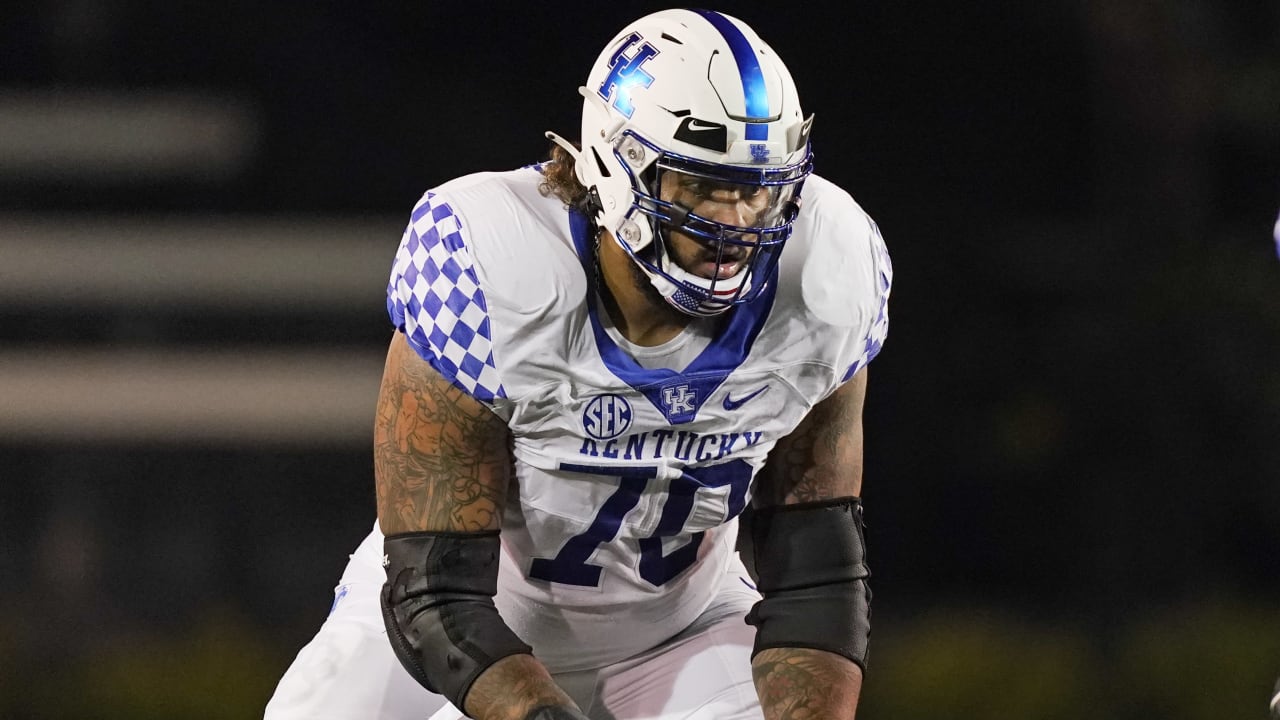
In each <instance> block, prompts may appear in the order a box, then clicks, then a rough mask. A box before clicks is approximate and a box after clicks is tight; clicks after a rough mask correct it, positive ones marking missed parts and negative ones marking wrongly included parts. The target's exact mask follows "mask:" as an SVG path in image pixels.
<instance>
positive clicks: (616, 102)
mask: <svg viewBox="0 0 1280 720" xmlns="http://www.w3.org/2000/svg"><path fill="white" fill-rule="evenodd" d="M642 40H644V38H642V37H640V33H631V34H630V35H628V36H627V39H626V40H623V41H622V46H621V47H619V48H618V50H617V52H615V53H614V54H613V57H612V58H610V59H609V75H608V76H607V77H605V79H604V82H602V83H600V91H599V92H600V97H602V98H604V99H605V100H609V99H611V98H612V100H613V107H614V108H615V109H616V110H617V111H618V112H620V113H622V114H623V115H624V116H626V117H628V118H629V117H631V116H632V114H634V113H635V111H636V108H635V105H633V104H632V102H631V91H632V90H633V89H634V88H636V87H637V86H639V87H646V88H647V87H649V86H650V85H652V84H653V76H652V75H650V74H649V73H647V72H645V70H644V64H645V63H646V62H648V61H649V59H650V58H652V57H653V56H655V55H657V54H658V48H656V47H654V46H652V45H650V44H649V43H647V42H641V41H642ZM636 43H641V45H640V47H639V48H637V49H636V51H635V54H633V55H627V51H628V50H630V49H631V46H632V45H635V44H636Z"/></svg>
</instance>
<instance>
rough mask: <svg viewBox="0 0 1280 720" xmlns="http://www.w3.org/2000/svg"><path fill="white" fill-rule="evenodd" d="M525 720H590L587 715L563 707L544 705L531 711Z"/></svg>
mask: <svg viewBox="0 0 1280 720" xmlns="http://www.w3.org/2000/svg"><path fill="white" fill-rule="evenodd" d="M524 720H590V719H589V718H588V717H587V716H586V715H583V714H582V713H580V712H578V711H577V710H571V709H569V708H567V707H564V706H562V705H543V706H542V707H536V708H534V709H533V710H530V711H529V714H528V715H525V716H524Z"/></svg>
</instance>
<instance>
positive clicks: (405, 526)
mask: <svg viewBox="0 0 1280 720" xmlns="http://www.w3.org/2000/svg"><path fill="white" fill-rule="evenodd" d="M374 422H375V427H374V475H375V476H376V481H377V494H378V523H379V525H380V526H381V527H382V532H383V533H384V534H387V535H392V534H396V533H405V532H414V531H421V530H427V531H434V532H483V531H489V530H497V529H499V527H500V521H501V517H502V511H503V508H504V507H505V503H506V497H507V489H508V487H509V486H510V484H511V482H512V477H513V472H512V456H511V433H510V430H508V428H507V426H506V424H505V423H503V421H502V420H501V419H500V418H499V417H498V416H496V415H494V414H493V413H492V412H490V411H489V410H488V408H486V407H484V406H483V405H481V404H480V403H479V402H478V401H476V400H475V399H474V398H472V397H470V396H469V395H467V394H466V393H464V392H462V391H461V390H459V389H458V388H456V387H454V386H453V384H452V383H450V382H449V381H448V380H446V379H444V378H443V377H441V376H440V374H439V373H438V372H436V371H435V370H434V369H433V368H432V367H431V366H430V365H428V364H427V363H426V362H425V361H424V360H423V359H422V358H420V357H418V355H417V353H415V352H414V351H413V349H412V348H411V347H409V344H408V343H407V342H406V341H405V339H404V336H403V335H402V334H400V333H396V336H395V338H394V339H393V340H392V342H391V348H390V349H389V350H388V352H387V364H386V368H385V370H384V372H383V377H382V390H381V392H380V393H379V395H378V408H377V416H376V419H375V421H374ZM466 704H467V707H466V708H465V709H466V710H467V712H468V715H469V716H470V717H474V718H478V719H479V720H517V719H519V718H523V717H524V716H525V713H526V712H527V711H528V710H529V709H530V708H534V707H538V706H542V705H558V706H562V707H566V708H573V707H574V706H573V701H572V700H570V699H569V697H568V696H567V695H566V694H565V693H564V691H563V690H561V689H560V688H559V687H558V686H557V685H556V684H555V682H554V681H553V680H552V679H551V676H550V674H549V673H548V672H547V670H546V668H545V667H543V665H542V663H540V662H539V661H538V660H537V659H536V658H534V657H533V656H531V655H523V654H517V655H511V656H508V657H505V658H503V659H501V660H499V661H498V662H496V663H494V664H493V665H492V666H490V667H489V668H488V669H486V670H485V671H484V672H483V673H481V674H480V676H479V677H478V678H476V680H475V682H474V683H473V684H472V685H471V689H470V690H469V691H468V693H467V697H466Z"/></svg>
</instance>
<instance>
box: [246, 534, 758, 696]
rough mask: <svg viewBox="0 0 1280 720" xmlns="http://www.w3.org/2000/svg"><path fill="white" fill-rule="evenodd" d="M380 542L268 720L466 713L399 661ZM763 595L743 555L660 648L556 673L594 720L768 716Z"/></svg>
mask: <svg viewBox="0 0 1280 720" xmlns="http://www.w3.org/2000/svg"><path fill="white" fill-rule="evenodd" d="M381 558H382V548H381V536H380V535H377V534H376V533H374V534H371V535H370V536H369V537H367V538H365V541H364V542H363V543H361V545H360V547H359V548H358V549H357V550H356V552H355V553H353V554H352V555H351V561H350V562H349V563H348V564H347V568H346V570H345V571H344V572H343V575H342V580H341V581H340V582H339V584H338V587H337V588H336V589H335V596H334V598H335V599H334V606H333V610H332V611H331V612H330V614H329V617H328V619H327V620H325V622H324V624H323V625H321V627H320V631H319V632H318V633H317V634H316V636H315V638H313V639H312V640H311V642H310V643H308V644H307V645H306V646H305V647H303V648H302V650H301V651H300V652H299V653H298V656H297V658H295V659H294V661H293V664H292V665H291V666H290V667H289V669H288V670H287V671H286V672H285V674H284V677H282V678H281V679H280V684H279V685H278V686H277V687H276V692H275V695H273V696H272V698H271V700H270V702H268V703H267V708H266V714H265V718H264V720H303V719H304V718H305V719H306V720H375V719H377V720H427V719H428V718H429V719H430V720H460V719H462V718H466V715H464V714H463V713H461V712H460V711H458V709H456V708H455V707H454V706H453V705H452V704H450V703H449V702H448V701H447V700H446V699H445V698H444V697H442V696H440V695H436V694H434V693H432V692H430V691H429V690H427V689H426V688H424V687H422V686H421V685H419V684H418V683H417V681H415V680H414V679H413V678H412V677H411V676H410V675H409V673H408V672H406V671H405V669H404V668H403V667H401V665H400V661H399V660H397V659H396V656H395V654H394V653H393V652H392V650H391V645H390V643H389V642H388V641H387V632H386V629H385V628H384V627H383V623H382V608H381V606H380V604H379V599H378V597H379V593H380V592H381V589H382V584H383V582H384V581H385V580H386V575H385V573H384V571H383V569H382V566H381ZM759 598H760V596H759V595H758V594H757V593H756V591H755V590H754V588H753V586H752V585H751V584H750V578H749V577H748V575H747V573H746V570H745V569H744V568H743V567H742V564H741V563H740V562H737V561H736V559H735V561H734V562H733V563H731V564H730V567H729V576H728V577H726V578H725V582H723V583H722V585H721V591H720V593H719V595H718V596H717V597H716V600H715V601H714V602H713V603H712V604H711V606H710V607H709V608H708V609H707V610H706V611H705V612H703V613H702V615H701V616H699V618H698V619H697V620H696V621H694V623H693V624H692V625H690V626H689V627H688V628H686V629H685V630H683V631H682V632H680V633H679V634H678V635H676V636H675V637H673V638H671V639H670V640H668V641H667V642H665V643H663V644H662V645H660V646H658V647H656V648H653V649H652V650H649V651H647V652H645V653H642V654H640V655H638V656H636V657H632V658H629V659H627V660H624V661H622V662H619V663H616V664H614V665H609V666H606V667H603V668H599V669H595V670H583V671H578V672H566V673H560V674H556V675H555V676H554V677H555V680H556V682H557V683H558V684H559V685H560V686H561V687H562V688H564V690H565V692H567V693H568V694H569V696H570V697H572V698H573V699H574V701H575V702H577V703H578V706H579V707H581V708H582V710H583V712H585V713H586V714H587V715H588V716H590V717H591V718H592V720H763V715H762V713H761V710H760V706H759V702H758V700H757V698H756V692H755V686H754V685H753V683H752V680H751V646H752V641H753V638H754V631H753V630H752V629H751V628H750V627H749V626H748V625H747V624H746V623H745V622H744V621H743V617H744V616H745V615H746V613H747V611H748V610H750V609H751V606H752V605H753V604H754V603H755V602H756V601H757V600H758V599H759Z"/></svg>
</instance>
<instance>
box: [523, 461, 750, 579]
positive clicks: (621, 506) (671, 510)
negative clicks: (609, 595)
mask: <svg viewBox="0 0 1280 720" xmlns="http://www.w3.org/2000/svg"><path fill="white" fill-rule="evenodd" d="M560 469H561V470H566V471H569V472H580V473H590V474H592V475H605V476H610V475H612V476H614V477H617V478H618V489H617V490H615V491H614V492H613V494H612V495H610V496H609V497H608V498H607V499H606V500H605V501H604V504H603V505H601V506H600V510H599V512H597V513H596V516H595V518H594V519H593V520H592V521H591V524H590V525H589V526H587V529H586V530H584V531H582V532H581V533H579V534H577V535H574V536H573V537H571V538H569V540H568V542H566V543H565V544H564V547H562V548H560V552H558V553H556V556H555V557H554V558H551V559H547V558H536V559H534V561H533V564H532V565H531V566H530V567H529V577H531V578H537V579H539V580H548V581H550V582H557V583H564V584H567V585H581V586H584V587H598V586H599V585H600V572H601V571H602V570H603V568H602V567H601V566H599V565H593V564H591V563H589V562H587V559H588V558H590V557H591V555H592V553H594V552H595V551H596V548H597V547H599V546H600V545H601V544H602V543H607V542H611V541H612V540H613V539H614V538H615V537H617V535H618V529H619V528H621V527H622V518H623V517H625V516H626V514H627V513H629V512H631V510H632V508H634V507H635V506H636V505H637V504H639V502H640V497H641V495H642V494H643V493H644V490H645V486H647V485H648V484H649V480H651V479H653V478H656V477H657V476H658V466H656V465H637V466H629V467H613V466H601V465H578V464H574V463H560ZM750 484H751V466H750V465H748V464H747V463H746V461H743V460H731V461H729V462H727V463H721V464H719V465H708V466H704V467H695V468H684V470H683V471H681V475H680V477H678V478H675V479H673V480H672V481H671V487H670V489H669V490H668V492H667V497H666V500H665V503H664V504H663V506H662V515H661V516H660V517H659V519H658V526H657V528H655V529H654V531H653V534H651V535H650V536H649V537H645V538H641V539H640V577H642V578H644V579H645V581H646V582H648V583H650V584H652V585H654V586H658V585H662V584H664V583H666V582H667V581H669V580H671V579H672V578H674V577H676V576H677V575H679V574H680V573H682V572H684V571H685V570H686V569H688V567H689V566H690V565H692V564H693V561H694V560H695V559H696V558H697V557H698V546H700V545H701V544H702V538H703V535H705V531H704V532H698V533H694V534H693V536H692V537H691V538H690V539H689V542H687V543H685V544H684V545H681V546H680V547H678V548H676V549H675V550H672V551H671V552H670V553H668V554H663V551H662V539H663V538H664V537H670V536H672V535H678V534H679V533H680V532H681V531H682V530H683V529H684V524H685V522H686V521H688V519H689V514H690V513H691V512H693V503H694V499H695V496H696V495H697V493H698V489H699V488H704V487H706V488H721V487H724V486H726V485H728V486H729V487H730V490H729V511H728V514H727V516H726V517H725V521H726V522H727V521H728V520H730V519H731V518H734V517H736V516H737V515H738V513H740V512H742V509H743V507H744V506H745V505H746V498H747V488H748V486H749V485H750Z"/></svg>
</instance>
